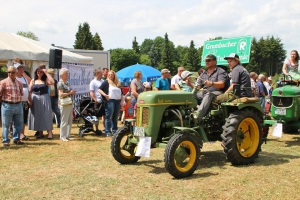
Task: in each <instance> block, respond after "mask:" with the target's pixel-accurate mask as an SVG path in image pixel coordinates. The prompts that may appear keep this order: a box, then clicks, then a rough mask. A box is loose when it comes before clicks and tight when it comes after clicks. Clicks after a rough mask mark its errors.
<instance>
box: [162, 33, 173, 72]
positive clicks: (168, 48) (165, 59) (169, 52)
mask: <svg viewBox="0 0 300 200" xmlns="http://www.w3.org/2000/svg"><path fill="white" fill-rule="evenodd" d="M163 45H164V49H163V53H162V65H163V68H167V69H169V70H170V71H171V73H176V69H175V67H174V66H173V57H174V56H173V55H174V44H173V43H170V41H169V38H168V34H167V33H166V34H165V40H164V43H163Z"/></svg>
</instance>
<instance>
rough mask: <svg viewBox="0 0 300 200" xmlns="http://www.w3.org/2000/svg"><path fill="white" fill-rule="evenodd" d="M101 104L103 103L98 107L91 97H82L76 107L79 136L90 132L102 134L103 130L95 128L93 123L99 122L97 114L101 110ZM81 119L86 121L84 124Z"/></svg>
mask: <svg viewBox="0 0 300 200" xmlns="http://www.w3.org/2000/svg"><path fill="white" fill-rule="evenodd" d="M101 106H103V105H102V104H101V105H100V106H99V107H98V108H95V102H93V99H92V98H91V97H82V98H81V99H80V100H79V102H78V103H77V105H76V107H75V113H76V120H77V127H78V128H79V130H78V135H79V137H83V136H84V134H85V133H88V132H94V133H95V134H96V135H102V131H100V130H97V131H96V130H94V129H93V125H94V124H98V123H99V121H98V119H97V117H96V116H95V115H96V114H97V113H98V112H99V110H100V109H101ZM81 119H82V120H83V122H84V124H83V125H81V123H80V121H82V120H81Z"/></svg>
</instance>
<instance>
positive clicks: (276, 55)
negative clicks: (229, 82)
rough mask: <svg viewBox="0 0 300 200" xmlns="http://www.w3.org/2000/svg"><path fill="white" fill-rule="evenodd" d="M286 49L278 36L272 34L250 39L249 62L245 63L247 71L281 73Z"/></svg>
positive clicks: (268, 73) (267, 73) (269, 73)
mask: <svg viewBox="0 0 300 200" xmlns="http://www.w3.org/2000/svg"><path fill="white" fill-rule="evenodd" d="M285 54H286V50H285V49H284V48H283V44H282V42H281V39H280V38H274V37H273V36H271V37H267V38H266V39H264V38H263V37H261V38H260V39H259V40H258V41H257V40H256V38H253V39H252V44H251V54H250V61H249V64H247V65H245V67H246V69H247V70H248V71H254V72H256V73H262V72H265V73H266V75H268V76H269V75H271V76H273V75H275V74H276V73H281V67H282V62H283V60H284V59H285Z"/></svg>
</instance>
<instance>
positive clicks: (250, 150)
mask: <svg viewBox="0 0 300 200" xmlns="http://www.w3.org/2000/svg"><path fill="white" fill-rule="evenodd" d="M237 131H238V134H237V138H236V141H237V142H236V146H237V149H238V151H239V153H240V154H241V155H242V156H243V157H251V156H252V155H253V154H254V153H255V152H256V150H257V148H258V145H259V139H260V138H259V137H260V134H259V133H260V130H259V128H258V125H257V123H256V121H255V120H254V119H253V118H245V119H244V120H243V121H242V122H241V123H240V125H239V127H238V130H237Z"/></svg>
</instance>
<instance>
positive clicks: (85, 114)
mask: <svg viewBox="0 0 300 200" xmlns="http://www.w3.org/2000/svg"><path fill="white" fill-rule="evenodd" d="M90 112H91V111H90ZM90 112H89V111H88V108H87V109H86V110H85V111H83V112H82V114H83V117H84V118H85V119H87V120H88V121H90V122H92V123H93V124H95V123H98V118H97V117H96V116H93V115H91V113H90Z"/></svg>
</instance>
